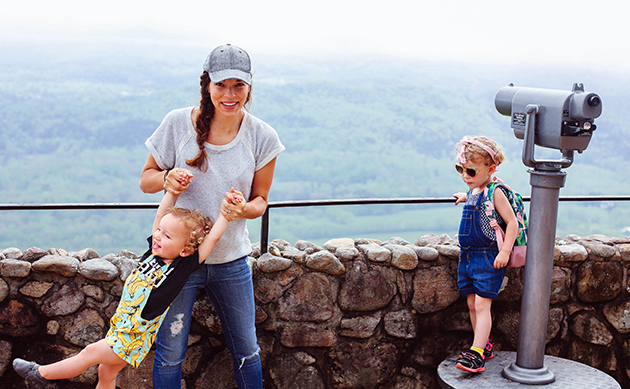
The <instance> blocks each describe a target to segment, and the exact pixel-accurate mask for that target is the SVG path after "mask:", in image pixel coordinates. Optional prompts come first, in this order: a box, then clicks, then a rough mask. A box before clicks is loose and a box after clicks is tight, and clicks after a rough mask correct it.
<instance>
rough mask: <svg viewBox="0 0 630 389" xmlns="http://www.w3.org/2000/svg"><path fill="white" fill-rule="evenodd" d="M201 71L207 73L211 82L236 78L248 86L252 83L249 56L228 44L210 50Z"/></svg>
mask: <svg viewBox="0 0 630 389" xmlns="http://www.w3.org/2000/svg"><path fill="white" fill-rule="evenodd" d="M203 70H205V71H206V72H208V75H210V80H212V82H221V81H225V80H228V79H230V78H236V79H239V80H242V81H245V82H246V83H247V84H250V85H251V83H252V73H251V71H252V64H251V62H250V60H249V55H248V54H247V52H246V51H245V50H243V49H241V48H240V47H238V46H232V45H231V44H229V43H228V44H227V45H223V46H219V47H217V48H216V49H214V50H212V52H211V53H210V54H209V55H208V58H206V62H204V64H203Z"/></svg>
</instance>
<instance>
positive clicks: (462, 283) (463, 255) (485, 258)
mask: <svg viewBox="0 0 630 389" xmlns="http://www.w3.org/2000/svg"><path fill="white" fill-rule="evenodd" d="M482 200H483V192H480V193H478V194H476V195H471V194H470V193H469V194H468V199H467V200H466V203H465V204H464V210H463V212H462V220H461V223H460V225H459V234H458V238H459V245H460V253H459V266H458V269H457V286H458V287H459V294H460V295H462V296H463V295H468V294H471V293H474V294H476V295H478V296H481V297H486V298H491V299H496V298H497V295H498V294H499V290H500V289H501V285H502V283H503V277H504V276H505V271H506V268H505V267H503V268H501V269H495V268H494V260H495V258H496V256H497V254H499V249H498V247H497V242H496V241H493V240H492V239H490V238H488V237H487V236H486V234H484V232H483V229H482V225H481V223H482V218H486V219H487V218H488V216H487V215H486V214H485V210H484V207H483V203H482ZM490 230H492V228H490ZM492 231H493V232H494V230H492Z"/></svg>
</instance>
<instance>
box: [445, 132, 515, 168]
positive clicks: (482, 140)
mask: <svg viewBox="0 0 630 389" xmlns="http://www.w3.org/2000/svg"><path fill="white" fill-rule="evenodd" d="M479 144H482V145H483V146H485V147H487V148H489V149H490V150H492V151H493V153H494V157H493V156H492V155H491V154H490V153H489V152H488V151H487V150H484V148H483V147H481V146H480V145H479ZM456 149H457V152H458V158H459V156H463V157H464V161H473V162H477V161H480V162H483V163H484V164H485V165H486V166H490V165H492V164H495V165H497V166H499V165H500V164H501V163H503V162H504V161H505V154H503V150H502V149H501V146H499V144H498V143H497V142H495V141H494V140H492V139H490V138H488V137H485V136H465V137H464V138H463V139H462V140H461V141H460V142H459V143H458V144H457V147H456ZM460 162H462V161H460ZM462 163H465V162H462Z"/></svg>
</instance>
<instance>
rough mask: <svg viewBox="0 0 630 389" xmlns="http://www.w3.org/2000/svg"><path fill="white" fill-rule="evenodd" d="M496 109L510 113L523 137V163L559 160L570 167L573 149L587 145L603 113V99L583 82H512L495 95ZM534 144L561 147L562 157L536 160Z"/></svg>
mask: <svg viewBox="0 0 630 389" xmlns="http://www.w3.org/2000/svg"><path fill="white" fill-rule="evenodd" d="M494 105H495V107H496V108H497V111H499V113H501V114H502V115H505V116H510V117H511V118H512V120H511V126H512V129H513V130H514V135H516V137H517V138H519V139H523V140H524V141H525V142H524V144H523V163H524V164H525V165H527V166H529V167H535V166H537V165H541V164H542V165H544V164H545V163H552V164H553V163H554V162H555V163H560V165H561V166H562V167H568V166H570V165H571V163H572V162H573V151H577V152H579V153H581V152H582V151H584V150H585V149H586V148H587V147H588V143H589V142H590V140H591V136H592V134H593V131H594V130H595V128H596V126H595V123H594V120H595V118H597V117H599V115H601V113H602V102H601V99H600V97H599V96H598V95H597V94H596V93H591V92H585V91H584V86H583V85H582V84H573V89H572V90H571V91H570V92H569V91H563V90H554V89H539V88H524V87H515V86H514V85H512V84H510V85H509V86H506V87H503V88H501V89H499V91H498V92H497V94H496V97H495V99H494ZM534 144H536V145H538V146H541V147H547V148H552V149H557V150H560V151H562V153H563V156H564V158H563V159H562V160H559V161H536V160H535V159H534Z"/></svg>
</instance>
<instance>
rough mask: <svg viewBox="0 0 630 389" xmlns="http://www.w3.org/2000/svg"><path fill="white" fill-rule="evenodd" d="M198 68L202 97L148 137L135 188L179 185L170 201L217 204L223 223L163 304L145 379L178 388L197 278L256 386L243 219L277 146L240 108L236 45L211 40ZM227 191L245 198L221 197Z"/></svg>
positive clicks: (207, 210)
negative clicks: (199, 262)
mask: <svg viewBox="0 0 630 389" xmlns="http://www.w3.org/2000/svg"><path fill="white" fill-rule="evenodd" d="M203 70H204V71H203V73H202V75H201V103H200V105H199V106H198V107H188V108H183V109H177V110H174V111H171V112H170V113H168V114H167V115H166V117H165V118H164V120H163V122H162V124H160V126H159V127H158V129H157V130H156V131H155V132H154V133H153V135H151V137H150V138H149V139H148V140H147V141H146V146H147V148H148V149H149V152H150V154H149V158H148V159H147V162H146V164H145V166H144V168H143V170H142V176H141V178H140V188H141V189H142V191H144V192H147V193H155V192H158V191H161V190H163V189H165V190H167V191H171V192H173V193H176V194H180V193H181V195H180V196H179V198H178V201H177V206H179V207H184V208H189V209H196V210H198V211H200V212H201V213H203V214H204V215H206V216H214V215H217V214H218V213H219V212H221V214H223V215H224V216H225V217H226V218H227V219H228V220H230V221H231V223H230V225H229V226H228V228H227V230H226V232H225V233H224V235H223V237H222V238H221V240H220V241H219V242H218V243H217V245H216V247H215V248H214V250H213V252H212V254H211V255H210V256H209V257H208V258H207V259H206V260H205V262H204V265H203V267H202V269H201V270H198V271H197V272H195V273H193V274H192V275H191V276H190V278H189V281H188V282H187V284H186V286H184V288H183V289H182V291H181V292H180V293H179V294H178V296H177V298H176V299H175V300H174V301H173V303H172V304H171V309H170V310H169V313H168V316H167V317H166V318H165V319H164V322H163V326H162V327H161V329H160V332H159V333H158V338H157V341H156V346H157V349H156V356H155V362H154V365H153V387H154V388H157V389H160V388H168V389H171V388H179V387H180V384H181V364H182V362H183V360H184V358H185V353H186V348H187V344H188V332H189V329H190V321H191V314H192V307H193V303H194V301H195V296H196V294H197V289H198V288H199V286H204V287H205V290H206V293H207V294H208V297H209V298H210V300H211V301H212V304H213V305H214V308H215V310H216V311H217V314H218V315H219V318H220V320H221V324H222V325H223V332H224V334H225V340H226V343H227V345H228V348H229V349H230V352H231V354H232V360H233V365H234V374H235V378H236V382H237V384H238V387H239V388H262V367H261V364H260V357H259V355H258V354H259V350H260V349H259V346H258V343H257V339H256V327H255V306H254V293H253V287H252V276H251V272H250V269H249V266H248V263H247V255H248V254H249V253H250V252H251V243H250V241H249V237H248V232H247V225H246V219H255V218H257V217H260V216H261V215H262V214H263V213H264V212H265V209H266V208H267V202H268V195H269V190H270V188H271V183H272V181H273V175H274V170H275V165H276V157H277V156H278V155H279V154H280V153H281V152H282V151H284V146H283V145H282V143H281V142H280V139H279V138H278V134H277V133H276V131H275V130H274V129H273V128H271V127H270V126H269V125H267V124H266V123H264V122H263V121H261V120H260V119H257V118H256V117H254V116H252V115H251V114H249V113H248V112H246V111H245V110H243V108H244V107H245V106H246V104H247V103H248V102H249V101H250V98H251V77H252V75H251V63H250V58H249V55H248V54H247V53H246V52H245V51H244V50H243V49H241V48H239V47H236V46H232V45H229V44H228V45H224V46H219V47H217V48H216V49H214V50H213V51H212V52H211V53H210V54H209V55H208V58H207V59H206V61H205V63H204V66H203ZM180 168H181V169H189V170H191V171H192V172H193V175H194V179H193V180H192V183H191V184H190V185H189V186H188V187H186V186H184V185H183V184H184V183H180V182H179V181H178V175H177V174H176V173H177V169H180ZM226 192H234V193H238V194H240V195H242V196H243V198H244V199H246V200H248V201H244V202H242V203H237V204H231V203H229V202H228V201H223V199H224V198H225V197H226V196H225V193H226Z"/></svg>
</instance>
